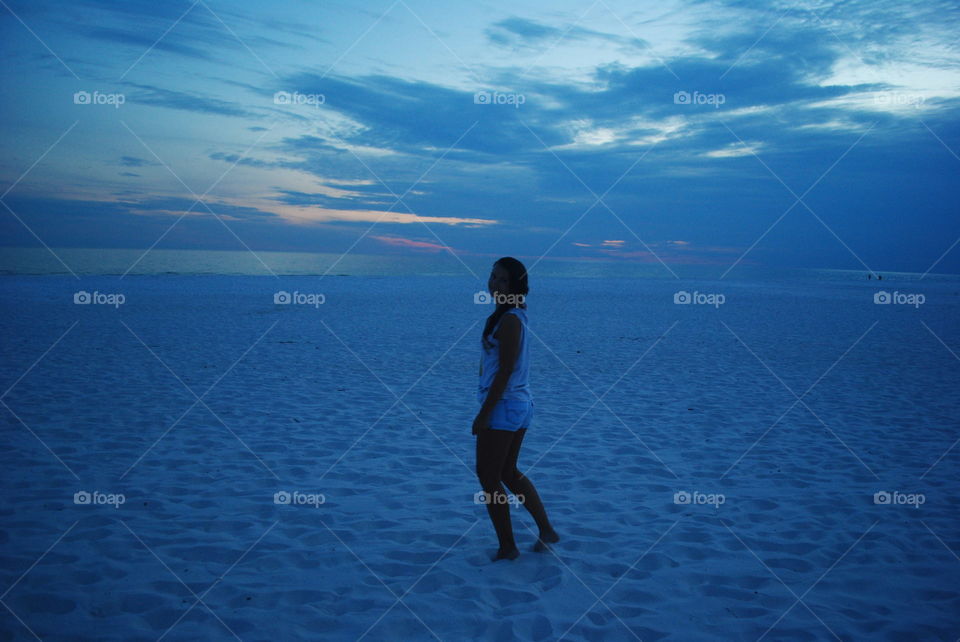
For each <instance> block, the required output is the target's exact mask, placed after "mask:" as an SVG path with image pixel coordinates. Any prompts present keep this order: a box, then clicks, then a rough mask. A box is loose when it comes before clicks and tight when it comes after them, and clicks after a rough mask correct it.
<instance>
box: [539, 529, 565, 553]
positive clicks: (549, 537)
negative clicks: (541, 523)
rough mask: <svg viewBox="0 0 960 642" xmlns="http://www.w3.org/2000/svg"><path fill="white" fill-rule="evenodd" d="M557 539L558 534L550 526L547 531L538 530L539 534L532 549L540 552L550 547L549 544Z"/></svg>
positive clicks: (557, 540)
mask: <svg viewBox="0 0 960 642" xmlns="http://www.w3.org/2000/svg"><path fill="white" fill-rule="evenodd" d="M559 541H560V536H559V535H557V532H556V531H555V530H553V529H552V528H551V529H550V530H548V531H540V536H539V537H537V543H536V544H534V545H533V550H534V551H536V552H537V553H542V552H543V551H546V550H549V549H550V547H549V546H548V545H549V544H556V543H557V542H559Z"/></svg>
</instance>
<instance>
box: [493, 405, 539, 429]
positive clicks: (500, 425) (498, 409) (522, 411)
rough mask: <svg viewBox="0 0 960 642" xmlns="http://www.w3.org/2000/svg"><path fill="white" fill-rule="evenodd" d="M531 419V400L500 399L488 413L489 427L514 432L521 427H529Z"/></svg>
mask: <svg viewBox="0 0 960 642" xmlns="http://www.w3.org/2000/svg"><path fill="white" fill-rule="evenodd" d="M532 420H533V402H532V401H522V400H520V399H501V400H500V401H498V402H497V405H495V406H494V407H493V412H491V413H490V427H491V428H493V429H494V430H509V431H511V432H516V431H517V430H520V429H521V428H529V427H530V422H531V421H532Z"/></svg>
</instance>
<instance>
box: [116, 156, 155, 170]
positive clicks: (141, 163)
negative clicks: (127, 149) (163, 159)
mask: <svg viewBox="0 0 960 642" xmlns="http://www.w3.org/2000/svg"><path fill="white" fill-rule="evenodd" d="M120 164H121V165H123V166H124V167H147V166H148V165H159V163H157V162H156V161H151V160H147V159H145V158H138V157H136V156H121V157H120Z"/></svg>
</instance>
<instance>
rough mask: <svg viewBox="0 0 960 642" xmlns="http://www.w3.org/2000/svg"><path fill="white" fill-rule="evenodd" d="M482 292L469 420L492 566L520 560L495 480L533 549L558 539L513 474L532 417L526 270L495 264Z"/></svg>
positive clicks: (525, 483) (530, 490) (513, 263)
mask: <svg viewBox="0 0 960 642" xmlns="http://www.w3.org/2000/svg"><path fill="white" fill-rule="evenodd" d="M487 291H488V292H490V294H491V295H492V296H493V300H494V303H496V306H497V307H496V310H494V312H493V314H491V315H490V316H489V317H488V318H487V324H486V326H485V327H484V329H483V335H482V336H481V359H480V386H479V389H478V392H477V400H478V401H479V402H480V403H481V404H482V405H481V407H480V412H478V413H477V417H476V419H474V420H473V434H475V435H476V436H477V477H478V478H479V479H480V485H481V487H482V488H483V491H484V503H486V505H487V512H488V513H489V515H490V520H491V521H492V522H493V528H494V530H495V531H496V533H497V539H499V540H500V548H499V549H498V550H497V553H496V555H495V556H494V557H493V561H497V560H501V559H510V560H512V559H516V558H517V557H518V556H519V555H520V551H519V550H517V545H516V542H514V540H513V527H512V526H511V524H510V506H509V505H508V504H507V495H506V493H505V492H504V491H503V486H502V485H501V484H500V482H501V481H502V482H503V483H504V484H506V485H507V488H509V489H510V492H512V493H513V494H514V495H515V496H516V497H517V501H520V502H522V503H523V505H524V506H525V507H526V509H527V511H529V513H530V514H531V515H533V518H534V519H535V520H536V522H537V527H538V528H539V529H540V535H539V537H538V538H537V543H536V544H535V545H534V547H533V550H535V551H543V550H546V549H547V544H551V543H554V542H558V541H560V537H559V536H558V535H557V533H556V532H555V531H554V530H553V526H551V525H550V520H548V519H547V512H546V510H544V508H543V502H541V501H540V496H539V495H537V490H536V488H534V486H533V483H532V482H531V481H530V480H529V479H527V478H526V477H524V476H523V473H521V472H520V471H519V470H517V457H518V456H519V454H520V444H521V443H523V436H524V435H525V434H526V432H527V428H529V427H530V420H531V419H532V418H533V396H532V395H531V394H530V384H529V372H530V360H529V345H528V343H527V341H528V339H527V332H526V322H527V314H526V308H527V304H526V303H525V301H524V300H525V298H526V295H527V292H528V291H529V288H528V286H527V270H526V268H525V267H524V266H523V264H522V263H521V262H520V261H518V260H516V259H514V258H512V257H509V256H507V257H504V258H501V259H499V260H497V262H496V263H494V264H493V269H492V270H491V272H490V280H489V282H488V283H487Z"/></svg>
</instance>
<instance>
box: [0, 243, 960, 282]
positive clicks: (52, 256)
mask: <svg viewBox="0 0 960 642" xmlns="http://www.w3.org/2000/svg"><path fill="white" fill-rule="evenodd" d="M495 258H496V257H476V256H461V257H459V258H457V257H453V256H450V255H447V254H445V255H433V256H389V255H387V256H383V255H377V256H374V255H364V254H353V253H350V254H347V255H340V254H332V253H326V254H323V253H305V252H260V251H257V252H256V253H254V252H249V251H218V250H165V249H154V250H151V251H149V252H145V251H144V250H141V249H77V248H54V249H53V250H52V251H50V250H47V249H44V248H9V247H7V248H4V247H0V275H54V274H64V275H71V273H73V274H76V275H77V276H92V275H101V276H125V275H137V274H139V275H143V274H150V275H156V274H182V275H202V274H220V275H245V276H272V275H277V276H319V275H327V276H476V277H477V278H479V279H480V280H481V282H485V281H486V277H487V274H488V273H489V270H490V265H491V264H492V262H493V261H494V260H495ZM517 258H519V259H520V260H521V261H524V262H525V263H526V264H527V266H528V267H529V266H533V264H534V263H536V265H535V266H533V267H532V269H531V276H532V277H561V278H641V279H671V280H672V279H675V278H676V277H680V278H684V279H686V278H690V279H708V280H714V279H725V280H731V281H733V280H750V281H758V280H759V281H770V280H774V281H794V280H800V281H805V280H816V281H865V280H867V270H865V269H860V270H838V269H796V268H790V269H783V268H780V269H771V268H768V267H757V266H755V265H750V264H749V263H748V262H746V261H744V262H742V263H740V264H738V265H736V267H734V268H733V269H732V270H730V271H729V272H727V269H728V268H729V267H730V266H729V265H718V266H689V265H670V266H669V267H670V270H672V272H673V273H671V272H670V271H669V270H668V269H667V268H665V267H664V266H663V265H661V264H659V263H656V264H642V263H628V262H624V261H590V262H583V261H577V262H574V261H569V260H557V259H551V258H546V259H544V260H542V261H537V257H525V256H517ZM725 273H726V274H725ZM881 274H882V275H883V276H884V277H885V278H886V279H887V280H888V281H890V282H902V281H918V280H921V279H922V280H923V281H925V282H944V281H947V282H951V281H953V282H960V275H944V274H933V273H931V274H926V275H923V274H919V273H905V272H881Z"/></svg>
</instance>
